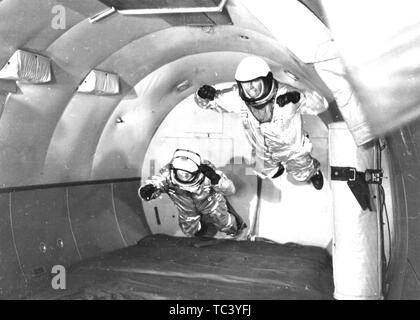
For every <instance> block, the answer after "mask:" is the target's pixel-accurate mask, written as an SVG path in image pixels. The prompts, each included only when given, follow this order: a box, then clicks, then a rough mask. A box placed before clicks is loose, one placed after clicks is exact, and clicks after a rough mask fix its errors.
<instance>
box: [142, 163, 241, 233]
mask: <svg viewBox="0 0 420 320" xmlns="http://www.w3.org/2000/svg"><path fill="white" fill-rule="evenodd" d="M202 163H203V164H206V165H208V166H210V167H211V168H212V169H213V170H214V172H216V173H217V174H218V175H219V176H220V180H219V181H218V183H217V184H212V182H211V180H210V179H209V178H208V177H206V176H205V175H203V174H202V173H200V174H199V176H198V177H197V180H196V182H194V183H193V184H190V185H185V184H183V183H179V182H177V180H176V179H174V172H173V170H172V164H171V163H169V164H167V165H166V166H164V167H163V168H162V169H161V170H160V171H159V173H158V174H156V175H153V176H152V177H150V178H148V179H146V181H145V184H144V185H143V186H142V187H144V186H146V185H149V184H152V185H153V186H154V187H156V190H155V191H154V193H153V194H152V195H151V198H150V200H152V199H155V198H157V197H159V195H160V194H161V193H167V194H168V196H169V197H170V198H171V200H172V201H173V203H174V204H175V206H176V208H177V209H178V213H179V215H178V217H179V226H180V228H181V230H182V231H183V233H184V234H186V235H188V236H194V235H196V233H197V232H198V231H199V230H200V229H201V228H202V227H203V225H204V224H212V225H213V226H215V227H216V229H217V231H221V232H224V233H227V234H230V235H234V234H235V233H236V231H237V221H236V219H235V216H234V215H233V214H231V213H230V212H229V211H228V206H227V202H226V198H225V196H229V195H232V194H234V193H235V186H234V184H233V183H232V181H231V180H230V179H229V178H227V176H226V175H225V174H224V173H223V172H222V171H220V170H216V168H215V166H214V165H213V164H212V163H211V162H209V161H206V160H203V162H202ZM142 187H140V189H139V196H140V191H141V189H142Z"/></svg>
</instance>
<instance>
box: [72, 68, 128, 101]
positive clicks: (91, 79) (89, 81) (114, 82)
mask: <svg viewBox="0 0 420 320" xmlns="http://www.w3.org/2000/svg"><path fill="white" fill-rule="evenodd" d="M78 92H83V93H90V94H96V95H113V94H118V93H119V92H120V82H119V77H118V75H116V74H113V73H109V72H104V71H99V70H92V71H91V72H90V73H89V74H88V75H87V76H86V78H85V80H83V82H82V84H81V85H80V86H79V89H78Z"/></svg>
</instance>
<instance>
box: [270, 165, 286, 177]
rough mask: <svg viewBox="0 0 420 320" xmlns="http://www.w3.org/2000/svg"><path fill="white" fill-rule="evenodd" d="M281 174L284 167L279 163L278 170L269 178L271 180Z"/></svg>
mask: <svg viewBox="0 0 420 320" xmlns="http://www.w3.org/2000/svg"><path fill="white" fill-rule="evenodd" d="M283 172H284V166H283V165H282V164H281V162H279V169H278V170H277V172H276V174H275V175H274V176H272V177H271V179H275V178H278V177H280V176H281V175H282V174H283Z"/></svg>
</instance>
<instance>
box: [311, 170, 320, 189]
mask: <svg viewBox="0 0 420 320" xmlns="http://www.w3.org/2000/svg"><path fill="white" fill-rule="evenodd" d="M309 180H310V181H311V182H312V184H313V186H314V188H315V189H316V190H321V189H322V187H323V186H324V177H323V176H322V172H321V170H319V169H318V171H317V172H316V173H315V174H314V175H313V176H312V177H311V178H310V179H309Z"/></svg>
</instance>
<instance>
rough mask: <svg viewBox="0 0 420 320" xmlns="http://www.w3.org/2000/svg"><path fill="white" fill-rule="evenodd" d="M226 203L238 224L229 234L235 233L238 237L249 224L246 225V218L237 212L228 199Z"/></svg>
mask: <svg viewBox="0 0 420 320" xmlns="http://www.w3.org/2000/svg"><path fill="white" fill-rule="evenodd" d="M226 205H227V207H228V212H229V213H230V214H231V215H233V216H234V217H235V220H236V224H234V225H233V226H232V228H231V229H230V230H229V231H228V232H227V234H229V235H233V236H234V237H237V236H239V235H241V233H242V231H243V230H244V229H246V228H247V227H248V226H247V225H246V223H245V221H244V219H242V217H241V216H240V215H239V214H238V213H237V212H236V210H235V209H234V208H233V207H232V205H231V204H230V203H229V201H227V199H226Z"/></svg>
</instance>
